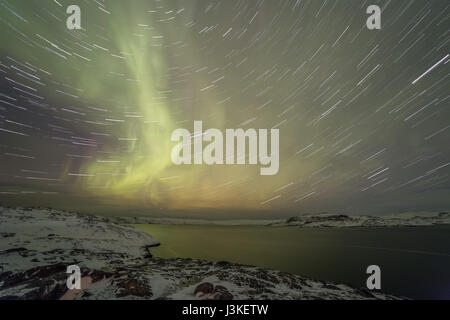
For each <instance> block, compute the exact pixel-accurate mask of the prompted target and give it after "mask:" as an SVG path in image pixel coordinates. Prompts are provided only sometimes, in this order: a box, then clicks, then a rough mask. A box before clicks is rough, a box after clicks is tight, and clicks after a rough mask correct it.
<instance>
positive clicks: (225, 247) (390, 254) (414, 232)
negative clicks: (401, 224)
mask: <svg viewBox="0 0 450 320" xmlns="http://www.w3.org/2000/svg"><path fill="white" fill-rule="evenodd" d="M135 227H137V228H138V229H140V230H143V231H146V232H148V233H150V234H151V235H152V236H154V237H155V238H156V239H157V240H158V241H159V242H160V243H161V246H160V247H159V248H154V249H153V250H152V252H153V253H154V255H155V256H158V257H163V258H167V257H182V258H201V259H207V260H211V261H220V260H225V261H230V262H235V263H241V264H250V265H257V266H261V267H268V268H272V269H276V270H282V271H287V272H291V273H295V274H299V275H303V276H308V277H312V278H316V279H320V280H330V281H336V282H345V283H349V284H352V285H354V286H358V287H365V285H366V279H367V275H366V273H365V271H366V268H367V266H369V265H372V264H376V265H379V266H380V268H381V285H382V290H383V291H385V292H389V293H394V294H398V295H402V296H406V297H410V298H415V299H450V226H435V227H415V228H355V229H351V228H343V229H337V228H336V229H300V228H295V227H282V228H272V227H245V226H242V227H234V226H233V227H229V226H187V225H179V226H164V225H136V226H135Z"/></svg>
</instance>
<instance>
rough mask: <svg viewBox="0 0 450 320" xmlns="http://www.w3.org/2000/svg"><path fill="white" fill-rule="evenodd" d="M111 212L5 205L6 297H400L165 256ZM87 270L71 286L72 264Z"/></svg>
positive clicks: (1, 268) (0, 292) (0, 219)
mask: <svg viewBox="0 0 450 320" xmlns="http://www.w3.org/2000/svg"><path fill="white" fill-rule="evenodd" d="M109 220H110V219H109V218H105V217H97V216H89V215H81V214H77V213H73V212H64V211H58V210H53V209H27V208H7V207H0V299H226V300H229V299H239V300H240V299H254V300H262V299H398V297H395V296H392V295H388V294H383V293H380V292H369V291H366V290H364V289H358V288H353V287H351V286H349V285H345V284H336V283H330V282H323V281H318V280H313V279H309V278H305V277H301V276H298V275H293V274H288V273H284V272H279V271H275V270H268V269H262V268H259V267H253V266H244V265H238V264H232V263H228V262H208V261H203V260H194V259H159V258H155V257H152V255H151V249H152V247H154V246H157V245H158V241H157V240H156V239H154V238H152V237H151V236H150V235H148V234H146V233H143V232H140V231H137V230H136V229H134V228H133V227H129V226H124V225H121V224H117V223H114V222H111V221H109ZM69 265H78V266H79V267H80V268H81V271H82V277H83V278H82V290H80V291H78V290H68V289H67V285H66V281H67V277H68V276H69V275H68V274H67V273H66V271H67V266H69Z"/></svg>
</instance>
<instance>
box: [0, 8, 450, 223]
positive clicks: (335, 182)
mask: <svg viewBox="0 0 450 320" xmlns="http://www.w3.org/2000/svg"><path fill="white" fill-rule="evenodd" d="M71 4H77V5H79V6H80V8H81V27H82V29H81V30H68V29H67V28H66V19H67V17H68V15H67V14H66V8H67V7H68V6H69V5H71ZM371 4H376V5H379V6H380V7H381V8H382V29H381V30H368V29H367V27H366V19H367V17H368V15H367V14H366V7H367V6H369V5H371ZM0 10H1V11H0V25H1V29H0V36H1V39H2V46H1V51H0V86H1V93H0V163H1V167H0V199H1V201H2V202H6V203H9V202H11V203H14V204H20V205H22V204H23V205H28V204H33V205H36V204H43V205H54V206H59V207H64V208H91V210H93V211H96V210H98V211H102V210H107V208H115V209H116V210H122V212H127V211H126V208H133V210H140V211H139V212H144V213H145V214H147V213H148V214H149V215H150V214H152V213H154V212H155V210H158V212H163V213H164V214H170V212H171V211H179V210H181V211H185V212H197V213H198V212H203V213H202V215H203V216H204V215H208V213H212V212H219V211H224V212H226V213H224V214H228V215H229V216H233V217H235V216H239V215H240V214H241V213H242V212H243V211H247V210H248V211H252V212H257V214H259V213H261V212H264V214H265V215H271V216H275V217H276V216H280V215H283V214H284V213H285V212H292V211H295V212H311V211H313V212H316V211H330V212H345V213H350V214H351V213H373V214H378V213H386V212H398V211H421V210H444V209H448V206H449V204H450V191H449V188H450V179H449V173H450V171H449V170H450V160H449V158H450V157H449V156H450V148H449V132H450V131H449V127H450V126H449V119H450V111H449V102H450V99H449V96H450V95H449V94H450V93H449V92H450V90H449V88H450V85H449V80H450V79H449V65H450V64H449V61H450V59H449V57H448V54H449V51H450V50H449V46H450V45H449V40H450V34H449V25H450V22H449V17H450V4H449V3H448V1H443V0H432V1H429V0H427V1H424V0H415V1H404V0H396V1H390V0H387V1H375V0H374V1H372V2H370V1H360V0H358V1H357V0H294V1H268V0H266V1H244V0H240V1H235V0H227V1H225V0H222V1H206V0H205V1H153V0H152V1H150V0H148V1H144V0H142V1H141V0H132V1H119V0H117V1H115V0H111V1H100V0H99V1H89V0H84V1H63V0H58V1H56V0H36V1H25V0H23V1H22V0H14V1H13V0H1V1H0ZM433 67H434V68H433ZM196 120H197V121H203V124H204V126H205V127H208V128H219V129H220V130H223V131H224V130H226V129H227V128H243V129H248V128H267V129H271V128H277V129H279V131H280V168H279V172H278V174H277V175H274V176H261V175H260V174H259V167H255V166H205V165H191V166H175V165H173V163H172V161H171V150H172V148H173V146H174V145H175V143H173V142H172V141H171V139H170V135H171V133H172V131H173V130H175V129H177V128H186V129H187V130H190V131H191V132H192V129H193V123H194V121H196ZM102 208H104V209H102ZM260 216H262V214H261V215H260Z"/></svg>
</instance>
